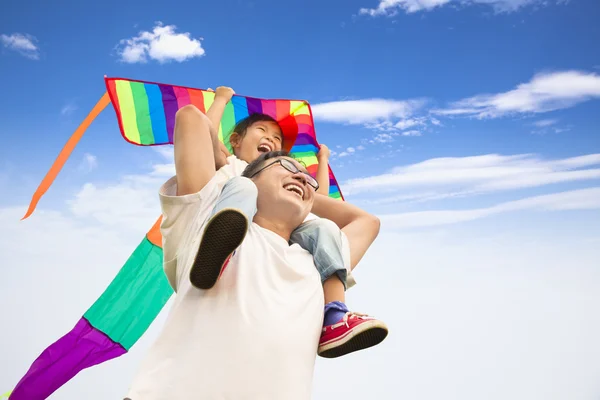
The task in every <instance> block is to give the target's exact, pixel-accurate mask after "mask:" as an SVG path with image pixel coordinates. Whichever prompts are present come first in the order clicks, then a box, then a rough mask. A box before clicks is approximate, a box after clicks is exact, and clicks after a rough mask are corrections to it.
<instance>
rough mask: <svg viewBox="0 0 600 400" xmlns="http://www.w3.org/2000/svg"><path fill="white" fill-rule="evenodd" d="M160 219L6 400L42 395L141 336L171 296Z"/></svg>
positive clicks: (36, 399)
mask: <svg viewBox="0 0 600 400" xmlns="http://www.w3.org/2000/svg"><path fill="white" fill-rule="evenodd" d="M160 222H161V218H159V219H158V220H157V221H156V223H155V224H154V226H153V227H152V228H151V229H150V231H149V232H148V233H147V234H146V237H145V238H144V239H143V240H142V242H141V243H140V244H139V246H138V247H137V248H136V249H135V251H134V252H133V254H132V255H131V256H130V257H129V259H128V260H127V262H126V263H125V265H124V266H123V267H122V268H121V270H120V271H119V273H118V274H117V276H116V277H115V279H114V280H113V281H112V282H111V283H110V285H109V286H108V288H107V289H106V290H105V291H104V293H103V294H102V295H101V296H100V297H99V298H98V300H96V302H95V303H94V304H93V305H92V306H91V307H90V309H89V310H88V311H87V312H86V313H85V314H84V315H83V317H82V318H81V319H80V320H79V322H77V324H76V325H75V327H74V328H73V329H72V330H71V331H70V332H69V333H67V334H66V335H64V336H63V337H61V338H60V339H58V340H57V341H56V342H54V343H53V344H51V345H50V346H49V347H48V348H47V349H46V350H44V351H43V352H42V354H40V356H39V357H38V358H37V359H36V360H35V361H34V362H33V364H32V365H31V367H30V368H29V371H27V373H26V374H25V376H24V377H23V378H21V380H20V381H19V383H18V384H17V386H16V387H15V389H14V390H13V391H12V394H10V397H9V399H10V400H42V399H46V398H48V396H50V395H51V394H52V393H54V392H55V391H56V390H57V389H59V388H60V387H61V386H62V385H64V384H65V383H66V382H68V381H69V380H70V379H71V378H73V377H74V376H75V375H77V374H78V373H79V371H81V370H83V369H85V368H89V367H91V366H94V365H97V364H101V363H103V362H105V361H108V360H111V359H113V358H117V357H120V356H121V355H123V354H125V353H127V351H128V350H129V349H130V348H131V347H132V346H133V345H134V344H135V342H137V340H138V339H139V338H140V337H141V336H142V335H143V334H144V332H145V331H146V330H147V329H148V327H149V326H150V324H151V323H152V321H154V319H155V318H156V316H157V315H158V314H159V312H160V311H161V310H162V308H163V307H164V305H165V304H166V302H167V301H168V300H169V298H170V297H171V295H172V294H173V289H171V286H170V285H169V283H168V281H167V279H166V276H165V274H164V272H163V267H162V264H163V263H162V259H163V252H162V243H161V242H162V237H161V234H160ZM0 398H1V397H0Z"/></svg>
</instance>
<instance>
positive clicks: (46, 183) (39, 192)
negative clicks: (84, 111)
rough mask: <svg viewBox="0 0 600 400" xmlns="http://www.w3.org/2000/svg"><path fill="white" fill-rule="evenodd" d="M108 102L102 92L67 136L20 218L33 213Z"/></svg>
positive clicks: (108, 99)
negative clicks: (92, 106)
mask: <svg viewBox="0 0 600 400" xmlns="http://www.w3.org/2000/svg"><path fill="white" fill-rule="evenodd" d="M109 103H110V98H109V96H108V93H104V95H102V97H101V98H100V100H98V103H96V105H95V106H94V108H93V109H92V111H90V113H89V114H88V115H87V117H85V119H84V120H83V122H82V123H81V125H79V127H77V129H76V130H75V132H73V135H71V137H70V138H69V140H68V141H67V143H66V144H65V146H64V147H63V149H62V150H61V151H60V153H59V154H58V157H56V160H55V161H54V164H52V167H50V170H49V171H48V173H47V174H46V176H45V177H44V179H43V180H42V182H41V183H40V186H38V188H37V189H36V191H35V193H34V194H33V197H32V198H31V203H30V204H29V208H28V209H27V212H26V213H25V216H23V218H21V220H24V219H26V218H27V217H29V216H30V215H31V214H32V213H33V211H34V210H35V207H36V206H37V203H38V202H39V201H40V199H41V198H42V196H43V195H44V194H45V193H46V191H47V190H48V189H49V188H50V185H52V182H54V179H55V178H56V176H57V175H58V173H59V172H60V170H61V169H62V167H63V166H64V165H65V163H66V162H67V159H68V158H69V156H70V155H71V153H72V152H73V149H74V148H75V146H77V143H78V142H79V140H80V139H81V137H82V136H83V134H84V133H85V131H86V129H87V128H88V127H89V126H90V124H91V123H92V121H94V119H96V117H97V116H98V114H100V113H101V112H102V110H104V109H105V108H106V106H107V105H108V104H109Z"/></svg>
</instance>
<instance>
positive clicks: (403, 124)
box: [394, 118, 425, 130]
mask: <svg viewBox="0 0 600 400" xmlns="http://www.w3.org/2000/svg"><path fill="white" fill-rule="evenodd" d="M424 124H425V122H424V119H423V118H407V119H404V120H401V121H398V122H397V123H396V124H395V125H394V128H397V129H400V130H404V129H408V128H412V127H414V126H418V125H424Z"/></svg>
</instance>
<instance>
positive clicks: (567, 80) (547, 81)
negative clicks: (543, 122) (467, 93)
mask: <svg viewBox="0 0 600 400" xmlns="http://www.w3.org/2000/svg"><path fill="white" fill-rule="evenodd" d="M598 97H600V75H598V74H596V73H590V72H582V71H560V72H551V73H542V74H538V75H535V76H534V77H533V78H532V79H531V81H529V82H527V83H522V84H520V85H518V86H517V87H516V88H515V89H513V90H510V91H508V92H503V93H497V94H482V95H477V96H473V97H469V98H466V99H463V100H459V101H457V102H455V103H453V104H451V105H450V107H448V108H445V109H437V110H432V111H431V112H432V113H434V114H438V115H447V116H453V115H454V116H457V115H462V116H469V117H475V118H497V117H502V116H506V115H514V114H519V113H544V112H548V111H554V110H559V109H563V108H568V107H572V106H574V105H576V104H578V103H581V102H584V101H587V100H591V99H594V98H598Z"/></svg>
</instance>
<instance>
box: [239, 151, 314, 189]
mask: <svg viewBox="0 0 600 400" xmlns="http://www.w3.org/2000/svg"><path fill="white" fill-rule="evenodd" d="M277 163H279V164H281V166H282V167H283V168H285V169H286V170H288V171H289V172H292V173H294V174H296V173H298V172H300V173H302V174H304V175H306V183H308V184H309V185H310V186H311V187H312V188H313V189H315V191H317V190H319V182H317V180H316V179H315V178H313V177H312V176H311V175H310V174H309V173H308V172H304V171H302V170H301V169H299V168H298V167H297V166H296V165H295V164H294V163H293V162H291V161H290V160H286V159H285V158H279V159H277V160H275V161H273V162H272V163H270V164H267V165H265V166H264V167H262V168H261V169H259V170H258V171H256V172H255V173H253V174H252V175H250V177H249V178H253V177H255V176H256V175H258V173H259V172H262V171H264V170H265V169H267V168H269V167H270V166H271V165H275V164H277Z"/></svg>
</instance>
